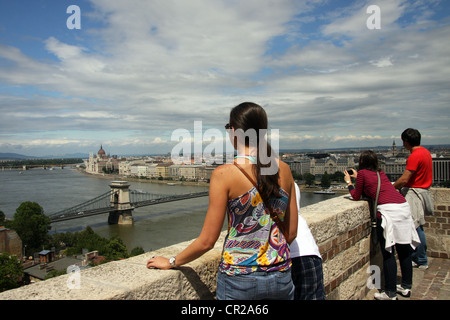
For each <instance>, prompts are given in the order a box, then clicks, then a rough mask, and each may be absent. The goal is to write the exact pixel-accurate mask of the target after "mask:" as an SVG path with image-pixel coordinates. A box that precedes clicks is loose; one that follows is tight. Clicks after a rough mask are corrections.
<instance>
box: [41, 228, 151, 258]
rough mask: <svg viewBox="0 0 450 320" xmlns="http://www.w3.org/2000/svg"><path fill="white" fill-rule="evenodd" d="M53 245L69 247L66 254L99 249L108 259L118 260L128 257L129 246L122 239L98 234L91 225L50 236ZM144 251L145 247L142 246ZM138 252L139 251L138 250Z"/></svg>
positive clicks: (99, 252)
mask: <svg viewBox="0 0 450 320" xmlns="http://www.w3.org/2000/svg"><path fill="white" fill-rule="evenodd" d="M50 243H51V246H54V247H55V248H57V249H61V248H63V247H67V249H66V255H68V256H70V255H76V254H81V253H82V251H83V249H87V250H88V251H94V250H97V251H98V254H99V255H100V256H105V257H106V259H107V260H118V259H124V258H128V257H129V255H128V251H127V247H126V246H125V244H124V243H123V241H122V239H120V238H119V237H118V236H113V237H111V239H107V238H105V237H102V236H100V235H98V234H97V233H95V232H94V230H92V228H91V227H89V226H88V227H86V230H84V231H81V232H75V233H71V232H67V233H57V234H54V235H52V236H51V238H50ZM141 250H142V251H143V249H142V248H141ZM137 252H138V251H137Z"/></svg>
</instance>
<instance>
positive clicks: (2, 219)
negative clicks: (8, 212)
mask: <svg viewBox="0 0 450 320" xmlns="http://www.w3.org/2000/svg"><path fill="white" fill-rule="evenodd" d="M5 219H6V216H5V214H4V213H3V211H2V210H0V226H2V225H3V223H4V222H5Z"/></svg>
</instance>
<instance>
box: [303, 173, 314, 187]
mask: <svg viewBox="0 0 450 320" xmlns="http://www.w3.org/2000/svg"><path fill="white" fill-rule="evenodd" d="M303 179H305V184H306V185H308V186H311V185H312V184H313V183H314V181H315V179H316V177H315V176H314V175H312V174H311V173H305V174H304V175H303Z"/></svg>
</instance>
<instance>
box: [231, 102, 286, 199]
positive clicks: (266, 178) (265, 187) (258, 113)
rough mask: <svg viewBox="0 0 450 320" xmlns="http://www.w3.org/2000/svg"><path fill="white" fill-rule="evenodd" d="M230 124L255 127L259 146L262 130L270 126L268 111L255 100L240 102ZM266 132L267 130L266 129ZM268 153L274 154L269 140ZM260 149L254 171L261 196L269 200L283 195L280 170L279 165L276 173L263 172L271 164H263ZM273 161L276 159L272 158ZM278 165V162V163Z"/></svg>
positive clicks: (235, 127) (238, 127)
mask: <svg viewBox="0 0 450 320" xmlns="http://www.w3.org/2000/svg"><path fill="white" fill-rule="evenodd" d="M230 125H231V126H232V127H233V128H234V129H235V130H236V129H242V130H243V131H244V132H245V131H247V130H249V129H254V130H255V131H256V138H257V141H256V143H257V146H258V148H259V146H260V140H261V139H263V137H260V133H261V134H262V132H261V130H267V127H268V121H267V114H266V111H265V110H264V109H263V108H262V107H261V106H259V105H257V104H256V103H253V102H243V103H241V104H239V105H238V106H236V107H234V108H233V109H232V110H231V112H230ZM264 132H265V131H264ZM248 143H249V142H246V145H248ZM265 146H266V148H267V149H266V150H264V151H265V152H266V155H267V156H268V157H271V155H272V147H271V146H270V144H269V143H268V142H266V143H265ZM259 151H260V150H259V149H258V153H257V157H256V160H257V161H256V164H255V166H253V172H254V174H255V176H256V182H257V183H258V185H259V188H260V190H261V193H262V194H261V197H262V198H263V200H264V201H268V200H269V199H270V198H271V197H277V198H279V197H281V195H280V192H279V189H280V185H279V183H278V178H279V170H278V167H277V170H276V173H275V174H268V175H267V174H263V175H262V174H261V168H263V167H269V166H270V162H269V164H263V163H261V159H260V153H261V152H259ZM271 161H274V159H272V160H271ZM276 165H278V164H276Z"/></svg>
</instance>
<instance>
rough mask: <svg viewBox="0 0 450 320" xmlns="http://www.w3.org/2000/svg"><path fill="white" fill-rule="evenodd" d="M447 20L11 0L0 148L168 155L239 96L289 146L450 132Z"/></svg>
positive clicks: (343, 6) (433, 15) (434, 12)
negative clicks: (179, 136)
mask: <svg viewBox="0 0 450 320" xmlns="http://www.w3.org/2000/svg"><path fill="white" fill-rule="evenodd" d="M74 6H75V7H74ZM376 9H378V11H377V10H376ZM77 10H78V11H77ZM449 31H450V3H448V1H441V0H433V1H427V2H425V3H424V2H423V1H418V0H417V1H415V0H411V1H403V0H382V1H339V2H338V1H328V0H317V1H306V0H305V1H288V0H286V1H269V0H268V1H253V0H252V1H238V2H234V1H202V0H198V1H189V2H180V1H167V0H166V1H114V2H112V1H106V0H96V1H76V0H73V1H55V0H47V1H45V0H39V1H38V0H36V1H24V0H14V1H13V0H5V1H1V2H0V113H1V117H0V153H18V154H24V155H29V156H45V155H55V154H68V153H89V152H92V151H94V152H95V151H96V150H97V149H98V146H100V145H102V144H103V146H107V148H108V149H109V151H108V153H110V154H165V153H169V152H170V151H171V150H172V148H173V147H174V146H175V145H176V144H177V143H178V141H172V140H171V135H172V133H173V132H174V131H175V130H177V129H180V128H181V129H186V130H189V131H191V132H193V129H194V122H195V121H202V124H203V128H204V130H207V129H220V130H222V132H223V135H225V130H224V125H225V123H227V122H228V116H229V111H230V109H231V108H232V107H233V106H235V105H237V104H239V103H241V102H243V101H253V102H256V103H258V104H260V105H262V106H263V107H264V108H265V109H266V111H267V114H268V117H269V125H270V128H271V129H278V130H279V141H280V145H279V148H280V149H333V148H350V147H358V148H359V147H367V148H370V147H377V146H385V145H386V146H389V145H392V141H394V140H395V141H396V144H397V147H401V139H400V135H401V132H402V131H403V130H404V129H406V128H408V127H413V128H416V129H418V130H419V131H420V132H421V133H422V144H424V145H443V144H449V143H450V131H449V129H448V123H449V105H448V104H449V101H450V99H449V95H450V93H449V90H448V89H449V88H450V78H449V74H450V57H449V54H448V51H449V48H450V39H449V37H448V34H449Z"/></svg>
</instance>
